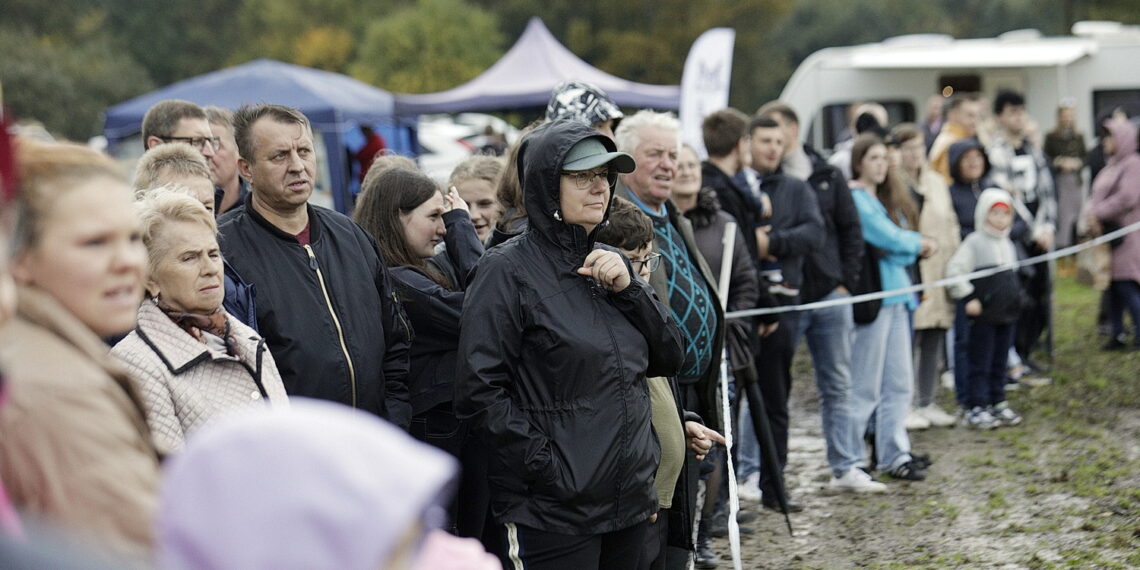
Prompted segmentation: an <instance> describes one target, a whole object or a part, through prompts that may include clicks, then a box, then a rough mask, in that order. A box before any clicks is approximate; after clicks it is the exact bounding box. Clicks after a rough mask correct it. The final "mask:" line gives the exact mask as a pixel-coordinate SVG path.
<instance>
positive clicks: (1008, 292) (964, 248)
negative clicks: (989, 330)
mask: <svg viewBox="0 0 1140 570" xmlns="http://www.w3.org/2000/svg"><path fill="white" fill-rule="evenodd" d="M998 202H1004V203H1005V204H1007V205H1010V204H1012V202H1013V199H1012V198H1011V197H1010V195H1009V193H1008V192H1006V191H1005V190H1001V189H998V188H990V189H988V190H986V191H984V192H982V194H981V196H979V197H978V205H977V206H976V207H975V208H974V225H975V226H976V227H978V228H980V231H976V232H974V233H972V234H970V235H968V236H966V239H964V240H962V245H961V246H959V247H958V250H957V251H955V252H954V255H953V256H952V257H951V258H950V261H949V262H948V263H947V264H946V276H947V277H957V276H959V275H965V274H967V273H970V272H973V271H977V270H979V269H988V268H991V267H1001V266H1005V265H1010V264H1012V263H1013V262H1014V261H1016V260H1017V251H1016V250H1015V249H1014V246H1013V242H1012V241H1010V239H1009V234H1010V230H1009V228H1006V229H1005V230H1004V231H998V230H997V229H996V228H994V227H992V226H990V225H989V224H987V223H986V216H987V215H989V212H990V209H991V208H993V206H994V204H996V203H998ZM949 290H950V294H951V295H952V296H953V297H954V298H955V299H960V300H962V301H970V300H973V299H978V300H979V301H981V303H982V314H981V315H978V316H977V317H973V318H974V320H976V321H977V322H981V323H987V324H992V325H1008V324H1012V323H1014V322H1015V321H1017V316H1018V314H1020V312H1021V291H1022V289H1021V282H1020V280H1019V279H1018V276H1017V272H1016V271H1014V270H1013V269H1009V270H1007V271H1001V272H999V273H995V274H994V275H989V276H987V277H978V278H975V279H973V280H972V281H970V282H968V283H966V282H963V283H955V284H952V285H950V287H949Z"/></svg>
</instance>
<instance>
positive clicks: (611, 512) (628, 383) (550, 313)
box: [456, 120, 683, 570]
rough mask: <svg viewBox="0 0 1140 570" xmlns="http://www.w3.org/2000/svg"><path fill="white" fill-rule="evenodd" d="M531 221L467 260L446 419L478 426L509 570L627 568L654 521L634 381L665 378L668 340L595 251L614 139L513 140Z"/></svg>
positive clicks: (639, 294) (628, 160)
mask: <svg viewBox="0 0 1140 570" xmlns="http://www.w3.org/2000/svg"><path fill="white" fill-rule="evenodd" d="M519 162H520V163H521V164H522V169H521V171H520V174H521V176H520V179H521V182H522V187H523V194H524V196H525V200H526V210H527V212H528V214H529V217H530V226H529V228H528V229H527V231H526V232H524V233H523V234H522V235H521V236H519V237H517V238H514V239H512V240H510V241H508V242H507V243H504V244H502V245H501V246H498V247H495V248H492V249H491V250H490V251H488V252H487V253H486V254H485V255H484V256H483V258H482V259H480V261H479V264H478V266H477V267H476V271H475V274H474V277H473V279H472V282H471V285H470V287H468V289H467V296H466V299H465V300H464V304H463V314H462V317H461V319H460V322H461V325H462V326H461V327H460V333H459V354H461V355H464V358H462V359H460V361H459V363H458V367H457V380H456V382H457V385H456V411H457V412H458V414H459V417H460V418H464V419H471V420H473V422H474V423H475V427H476V429H480V430H482V431H483V435H484V437H485V440H486V442H487V444H488V446H489V447H490V448H491V449H493V450H494V451H493V454H492V456H491V457H490V458H489V461H490V465H489V477H488V479H489V480H490V483H491V509H492V513H493V515H494V516H495V518H496V520H497V521H498V522H500V523H503V524H504V525H505V531H506V535H507V539H506V541H505V542H506V543H505V544H503V545H502V549H501V552H499V554H500V556H501V558H502V559H503V562H504V565H506V566H508V567H512V568H524V567H525V568H528V569H532V570H535V569H543V568H575V569H580V570H592V569H598V568H613V569H629V568H635V567H636V566H637V563H638V559H639V557H640V553H641V550H642V543H643V542H644V540H645V536H646V532H647V530H648V527H649V519H650V517H651V516H652V515H655V514H656V512H657V495H656V493H655V491H654V488H653V474H654V472H655V471H656V469H657V463H658V461H659V459H660V455H661V452H660V446H659V445H658V441H657V438H656V437H655V436H654V435H653V428H652V426H651V424H650V400H649V388H648V386H647V384H646V377H647V376H671V375H674V374H676V373H677V371H678V369H679V367H680V364H681V359H682V357H683V353H682V350H681V332H680V330H679V329H678V328H677V326H676V324H675V323H674V321H673V319H672V318H670V316H669V313H668V312H667V311H666V309H665V307H664V306H663V305H661V304H660V303H659V302H658V301H657V300H656V299H655V297H654V294H653V290H652V288H651V287H650V286H649V285H648V284H647V283H645V282H644V281H642V280H640V279H635V278H634V277H633V274H632V270H631V269H630V264H629V262H628V261H627V260H626V259H625V258H624V257H623V256H622V255H621V253H619V252H617V251H616V250H614V249H613V248H610V247H607V246H602V245H600V244H596V243H595V239H596V235H597V232H598V228H599V227H600V226H601V225H603V224H605V223H606V221H607V219H608V217H609V211H610V204H611V199H612V197H613V188H614V184H615V183H616V180H617V174H618V173H619V172H632V171H633V170H634V169H635V164H634V160H633V158H632V157H631V156H630V155H628V154H625V153H619V152H615V149H614V142H613V140H611V139H610V138H609V137H606V136H604V135H601V134H599V133H598V132H597V131H596V130H594V129H593V128H591V127H588V126H585V125H582V124H580V123H576V122H571V121H565V120H563V121H555V122H554V123H547V124H546V125H543V126H541V127H539V128H537V129H535V130H534V131H533V132H532V133H530V134H529V135H527V137H526V139H524V141H523V144H522V147H521V148H520V151H519Z"/></svg>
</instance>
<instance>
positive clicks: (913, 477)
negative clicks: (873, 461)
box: [887, 459, 926, 481]
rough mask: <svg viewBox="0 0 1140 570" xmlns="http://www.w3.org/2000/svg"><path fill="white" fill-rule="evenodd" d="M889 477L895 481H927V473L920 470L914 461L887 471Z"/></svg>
mask: <svg viewBox="0 0 1140 570" xmlns="http://www.w3.org/2000/svg"><path fill="white" fill-rule="evenodd" d="M887 475H890V476H891V477H892V478H894V479H901V480H904V481H922V480H923V479H926V471H924V470H923V469H922V468H920V467H919V466H918V464H917V463H915V461H914V460H913V459H911V460H910V461H907V462H906V463H903V464H902V465H899V466H898V467H895V468H894V469H891V470H890V471H887Z"/></svg>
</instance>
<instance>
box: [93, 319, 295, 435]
mask: <svg viewBox="0 0 1140 570" xmlns="http://www.w3.org/2000/svg"><path fill="white" fill-rule="evenodd" d="M226 318H227V319H228V320H229V323H230V331H231V332H232V333H233V336H234V342H235V351H234V352H235V353H236V355H235V356H229V355H228V354H224V353H219V352H215V351H213V350H210V348H209V347H208V346H206V345H205V344H202V343H201V342H199V341H198V340H197V339H195V338H194V337H192V336H190V333H187V332H186V331H185V330H183V329H182V328H181V327H179V326H178V325H177V324H175V323H174V321H172V320H170V317H168V316H166V314H164V313H163V312H162V310H161V309H159V308H158V306H156V305H155V304H154V303H152V302H144V303H143V304H142V306H140V307H139V322H138V326H136V327H135V330H133V331H131V334H129V335H127V337H126V338H124V339H123V340H121V341H119V343H118V344H116V345H115V347H114V348H112V349H111V354H113V355H115V357H116V358H118V359H119V360H120V361H122V362H123V364H125V365H126V367H127V374H128V375H129V376H130V378H131V382H133V383H134V384H135V387H136V388H137V389H138V391H139V393H141V394H142V397H143V402H144V403H145V405H146V411H147V414H146V421H147V424H149V425H150V430H151V433H153V434H154V439H155V441H156V442H157V443H158V444H159V447H162V448H165V449H170V450H171V451H178V450H180V449H182V445H183V443H184V442H185V439H186V435H187V434H188V433H189V432H190V430H193V429H196V428H198V427H201V426H202V425H204V424H206V423H208V422H209V421H211V420H213V419H215V418H217V417H219V416H221V415H223V414H225V413H227V412H231V411H235V410H242V409H249V408H260V407H262V406H264V405H267V403H268V404H269V405H272V406H274V407H284V406H287V405H288V403H287V402H288V400H289V398H288V396H286V394H285V386H284V385H283V384H282V383H281V375H280V374H278V373H277V365H276V364H275V363H274V361H273V355H272V354H270V352H269V349H268V348H267V347H266V346H265V340H263V339H262V338H261V337H259V336H257V333H255V332H253V329H250V328H249V327H247V326H245V325H244V324H242V322H241V321H239V320H238V319H236V318H235V317H234V316H233V315H229V314H227V315H226Z"/></svg>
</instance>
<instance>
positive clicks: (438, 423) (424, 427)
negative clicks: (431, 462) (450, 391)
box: [408, 404, 497, 547]
mask: <svg viewBox="0 0 1140 570" xmlns="http://www.w3.org/2000/svg"><path fill="white" fill-rule="evenodd" d="M408 431H409V432H410V433H411V434H412V437H415V438H416V439H418V440H420V441H422V442H424V443H427V444H429V445H432V446H434V447H438V448H439V449H442V450H444V451H446V452H448V453H450V454H451V455H452V456H454V457H455V458H456V459H458V460H459V465H460V477H459V489H458V491H457V492H456V495H455V498H454V499H453V500H452V502H451V505H450V506H449V509H448V514H449V515H450V519H451V526H449V527H448V528H447V529H446V530H447V531H448V532H450V533H452V534H456V535H458V536H462V537H466V538H475V539H478V540H480V541H482V542H483V545H484V547H487V546H490V545H491V544H495V542H492V541H493V540H495V538H496V537H497V533H496V532H495V529H494V528H493V523H491V522H490V521H491V516H490V513H491V487H490V484H489V483H488V482H487V457H488V456H489V454H490V451H489V450H488V449H487V447H486V446H485V445H484V444H483V441H482V440H481V439H480V438H479V437H478V436H477V435H475V434H473V433H472V432H471V425H470V424H469V423H468V422H463V421H460V420H459V419H457V418H456V417H455V412H453V411H452V409H451V404H441V405H439V406H436V407H434V408H432V409H430V410H428V411H426V412H424V413H422V414H417V415H415V416H413V417H412V424H411V426H410V427H409V428H408Z"/></svg>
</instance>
